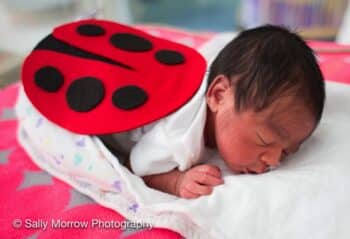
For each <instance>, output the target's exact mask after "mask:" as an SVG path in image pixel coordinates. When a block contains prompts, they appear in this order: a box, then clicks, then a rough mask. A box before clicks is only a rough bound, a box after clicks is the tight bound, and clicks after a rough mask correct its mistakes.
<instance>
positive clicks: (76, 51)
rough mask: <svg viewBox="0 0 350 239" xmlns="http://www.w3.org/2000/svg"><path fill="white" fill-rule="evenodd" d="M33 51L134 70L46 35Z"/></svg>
mask: <svg viewBox="0 0 350 239" xmlns="http://www.w3.org/2000/svg"><path fill="white" fill-rule="evenodd" d="M34 50H48V51H53V52H59V53H63V54H67V55H72V56H76V57H81V58H86V59H91V60H96V61H101V62H105V63H108V64H112V65H115V66H120V67H123V68H124V69H128V70H132V71H133V70H135V69H134V68H133V67H132V66H129V65H126V64H124V63H122V62H120V61H116V60H113V59H110V58H107V57H104V56H100V55H98V54H94V53H91V52H88V51H85V50H83V49H80V48H78V47H74V46H72V45H70V44H68V43H65V42H63V41H61V40H58V39H56V38H55V37H54V36H53V35H52V34H50V35H48V36H47V37H46V38H44V39H43V40H42V41H41V42H39V44H38V45H37V46H36V47H35V48H34Z"/></svg>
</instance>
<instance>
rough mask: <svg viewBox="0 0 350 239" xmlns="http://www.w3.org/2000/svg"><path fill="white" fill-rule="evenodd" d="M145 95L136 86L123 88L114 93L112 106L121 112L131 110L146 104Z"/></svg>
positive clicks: (146, 97)
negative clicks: (121, 110)
mask: <svg viewBox="0 0 350 239" xmlns="http://www.w3.org/2000/svg"><path fill="white" fill-rule="evenodd" d="M147 99H148V96H147V93H146V92H145V91H144V90H143V89H141V88H140V87H138V86H134V85H129V86H124V87H121V88H119V89H117V90H116V91H114V93H113V96H112V101H113V104H114V105H115V106H116V107H118V108H120V109H123V110H132V109H135V108H137V107H140V106H141V105H143V104H144V103H146V101H147Z"/></svg>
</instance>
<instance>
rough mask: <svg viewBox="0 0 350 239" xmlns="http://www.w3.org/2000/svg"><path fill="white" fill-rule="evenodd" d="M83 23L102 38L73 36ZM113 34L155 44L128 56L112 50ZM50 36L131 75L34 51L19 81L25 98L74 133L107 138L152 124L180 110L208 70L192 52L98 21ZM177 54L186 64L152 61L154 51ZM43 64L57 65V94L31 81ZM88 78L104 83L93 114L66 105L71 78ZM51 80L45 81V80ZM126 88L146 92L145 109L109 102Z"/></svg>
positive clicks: (92, 62)
mask: <svg viewBox="0 0 350 239" xmlns="http://www.w3.org/2000/svg"><path fill="white" fill-rule="evenodd" d="M82 24H95V25H99V26H102V27H103V28H104V29H105V31H106V34H105V35H103V36H98V37H86V36H81V35H79V34H77V32H76V28H77V27H78V26H80V25H82ZM115 33H132V34H135V35H138V36H141V37H143V38H146V39H147V40H149V41H151V42H152V44H153V49H152V50H151V51H147V52H136V53H135V52H128V51H124V50H120V49H117V48H115V47H113V46H112V45H111V44H110V42H109V39H110V37H111V36H112V35H113V34H115ZM53 35H54V37H56V38H57V39H59V40H62V41H64V42H66V43H69V44H71V45H73V46H76V47H79V48H81V49H83V50H86V51H89V52H91V53H94V54H98V55H101V56H104V57H108V58H110V59H113V60H116V61H118V62H123V63H125V64H127V65H130V66H132V67H133V68H134V69H135V71H131V70H128V69H124V68H121V67H118V66H114V65H111V64H107V63H105V62H101V61H96V60H91V59H83V58H79V57H74V56H70V55H66V54H62V53H57V52H51V51H48V50H41V49H40V50H34V51H33V52H32V53H31V54H30V55H29V56H28V57H27V59H26V60H25V62H24V65H23V71H22V80H23V85H24V89H25V92H26V94H27V95H28V97H29V99H30V100H31V102H32V103H33V104H34V105H35V107H36V108H37V109H38V110H39V111H40V112H41V113H42V114H43V115H44V116H46V118H48V119H49V120H51V121H52V122H54V123H56V124H58V125H60V126H62V127H64V128H66V129H68V130H70V131H73V132H76V133H82V134H105V133H115V132H122V131H126V130H130V129H134V128H137V127H139V126H142V125H145V124H147V123H150V122H153V121H156V120H158V119H160V118H162V117H164V116H166V115H168V114H170V113H172V112H174V111H176V110H177V109H178V108H180V107H181V106H182V105H183V104H185V103H186V102H187V101H188V100H189V99H190V98H191V97H192V96H193V95H194V94H195V93H196V91H197V89H198V88H199V86H200V83H201V81H202V79H203V76H204V72H205V69H206V63H205V60H204V58H203V57H202V56H201V55H200V54H199V53H197V52H196V51H195V50H194V49H192V48H190V47H187V46H184V45H180V44H177V43H174V42H170V41H168V40H164V39H161V38H157V37H154V36H151V35H149V34H147V33H145V32H143V31H140V30H137V29H136V28H131V27H127V26H124V25H120V24H117V23H112V22H108V21H101V20H83V21H79V22H74V23H70V24H67V25H63V26H60V27H58V28H56V29H55V30H54V32H53ZM164 49H166V50H175V51H178V52H181V53H182V54H183V55H184V57H185V63H184V64H178V65H171V66H169V65H164V64H161V63H159V62H157V61H156V60H155V57H154V54H155V52H156V51H158V50H164ZM43 66H55V67H56V68H58V69H59V70H60V71H61V72H62V73H63V75H64V81H65V82H64V84H63V86H62V87H61V88H60V90H59V91H58V92H55V93H50V92H45V91H43V90H42V89H41V88H39V87H38V86H37V85H36V84H35V82H34V75H35V72H36V71H37V70H39V69H40V68H41V67H43ZM86 76H92V77H96V78H98V79H102V80H103V84H104V87H105V97H104V99H103V101H102V102H101V103H100V104H99V105H97V107H95V108H94V109H93V110H91V111H89V112H86V113H82V112H76V111H74V110H72V109H70V108H69V107H68V104H67V101H66V91H67V88H68V87H69V84H70V83H71V82H73V81H74V80H76V79H78V78H81V77H86ZM48 80H49V79H48ZM126 85H136V86H138V87H140V88H142V89H143V90H144V91H145V92H146V93H147V94H148V100H147V101H146V103H145V104H144V105H142V106H141V107H139V108H136V109H133V110H121V109H118V108H117V107H115V106H114V105H113V104H112V95H113V92H114V91H115V90H116V89H118V88H120V87H123V86H126Z"/></svg>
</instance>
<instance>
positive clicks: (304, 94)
mask: <svg viewBox="0 0 350 239" xmlns="http://www.w3.org/2000/svg"><path fill="white" fill-rule="evenodd" d="M220 74H223V75H225V76H226V77H228V78H230V79H231V81H232V83H233V84H234V90H235V109H236V111H238V112H240V111H244V110H247V109H252V108H253V109H254V110H255V111H256V112H259V111H261V110H263V109H265V108H266V107H268V106H269V105H270V104H271V103H272V102H273V101H275V100H277V99H278V98H279V97H281V96H282V95H284V94H286V92H290V91H292V92H293V95H295V96H298V99H301V100H302V102H303V103H305V106H307V107H308V109H309V110H311V112H312V113H313V115H314V116H315V121H316V122H317V123H318V122H319V120H320V119H321V116H322V112H323V108H324V101H325V86H324V79H323V76H322V73H321V70H320V68H319V66H318V64H317V61H316V58H315V56H314V53H313V51H312V49H311V48H310V47H309V46H307V44H306V43H305V41H304V40H303V39H302V38H301V37H300V36H298V35H297V34H296V33H293V32H291V31H289V30H288V29H286V28H284V27H281V26H272V25H264V26H261V27H257V28H253V29H249V30H246V31H243V32H241V33H240V34H239V35H238V36H237V37H236V38H234V39H233V40H232V41H231V42H230V43H228V44H227V45H226V46H225V47H224V48H223V49H222V50H221V52H220V53H219V54H218V56H217V57H216V59H215V60H214V62H213V63H212V65H211V66H210V72H209V79H208V80H209V84H210V83H211V82H212V81H213V80H214V78H215V77H216V76H217V75H220ZM237 79H238V80H237ZM289 90H290V91H289Z"/></svg>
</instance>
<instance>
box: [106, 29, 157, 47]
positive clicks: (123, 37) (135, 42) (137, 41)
mask: <svg viewBox="0 0 350 239" xmlns="http://www.w3.org/2000/svg"><path fill="white" fill-rule="evenodd" d="M110 42H111V44H112V45H113V46H114V47H116V48H119V49H122V50H124V51H132V52H144V51H150V50H152V48H153V45H152V43H151V42H150V41H149V40H147V39H145V38H143V37H139V36H137V35H134V34H129V33H116V34H114V35H112V36H111V38H110Z"/></svg>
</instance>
